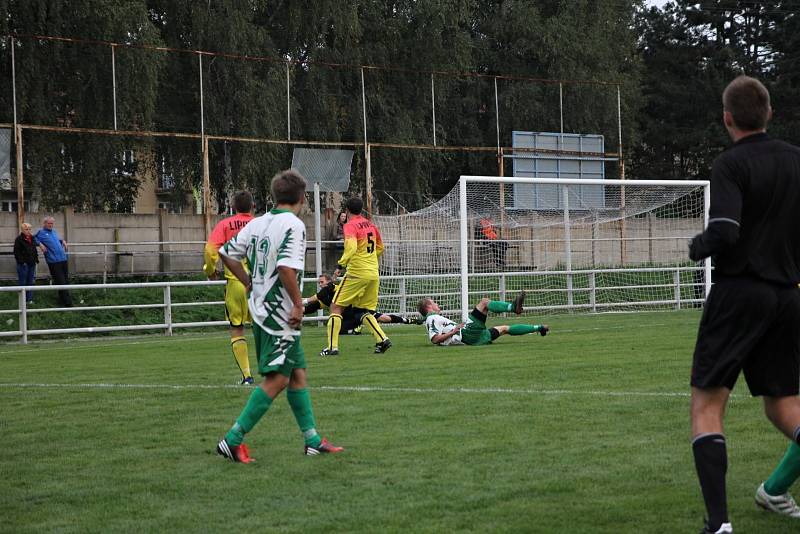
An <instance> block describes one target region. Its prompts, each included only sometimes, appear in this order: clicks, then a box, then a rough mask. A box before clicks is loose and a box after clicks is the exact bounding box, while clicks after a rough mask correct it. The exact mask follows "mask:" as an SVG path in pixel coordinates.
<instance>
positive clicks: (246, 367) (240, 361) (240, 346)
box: [231, 336, 252, 378]
mask: <svg viewBox="0 0 800 534" xmlns="http://www.w3.org/2000/svg"><path fill="white" fill-rule="evenodd" d="M231 350H232V351H233V357H234V359H235V360H236V365H238V366H239V370H240V371H241V372H242V378H250V377H251V376H252V375H251V374H250V356H249V355H248V353H247V340H246V339H245V338H244V337H242V336H239V337H232V338H231Z"/></svg>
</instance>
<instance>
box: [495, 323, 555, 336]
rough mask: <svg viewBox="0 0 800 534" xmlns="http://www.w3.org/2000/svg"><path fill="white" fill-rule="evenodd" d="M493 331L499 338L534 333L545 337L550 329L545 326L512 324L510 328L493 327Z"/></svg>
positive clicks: (503, 326)
mask: <svg viewBox="0 0 800 534" xmlns="http://www.w3.org/2000/svg"><path fill="white" fill-rule="evenodd" d="M494 330H496V331H497V333H498V335H500V336H505V335H509V336H524V335H527V334H534V333H538V334H539V335H541V336H546V335H547V333H548V332H549V331H550V327H549V326H547V325H546V324H512V325H511V326H508V325H501V326H495V327H494Z"/></svg>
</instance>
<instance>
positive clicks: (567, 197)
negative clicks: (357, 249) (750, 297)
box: [376, 176, 710, 317]
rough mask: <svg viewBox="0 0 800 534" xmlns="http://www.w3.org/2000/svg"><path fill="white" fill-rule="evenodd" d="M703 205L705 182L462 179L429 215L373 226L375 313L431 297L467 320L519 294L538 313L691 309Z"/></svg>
mask: <svg viewBox="0 0 800 534" xmlns="http://www.w3.org/2000/svg"><path fill="white" fill-rule="evenodd" d="M707 203H708V182H704V181H649V180H626V181H621V180H586V179H548V178H508V177H506V178H503V177H479V176H462V177H461V179H460V181H459V185H458V186H457V187H456V188H454V189H453V190H452V191H451V192H450V193H448V194H447V195H446V196H445V197H444V198H442V199H441V200H440V201H438V202H436V203H435V204H433V205H431V206H428V207H427V208H424V209H422V210H419V211H416V212H413V213H409V214H407V215H400V216H391V217H389V216H384V217H380V216H379V217H376V222H377V224H378V227H379V228H380V229H381V233H382V234H383V239H384V242H385V243H386V244H387V247H386V250H385V252H384V256H383V258H382V260H381V304H380V306H381V309H384V310H397V311H401V312H413V311H415V310H416V307H417V303H418V301H419V300H420V299H421V298H423V297H432V298H434V299H435V300H436V301H437V302H438V303H439V305H440V306H441V308H442V309H443V310H445V311H447V312H449V313H451V314H452V315H459V314H460V315H461V316H462V317H466V314H467V313H468V312H469V311H470V310H471V309H472V307H473V306H474V304H475V303H476V302H477V301H478V300H480V298H482V297H489V298H492V299H498V300H511V299H513V297H514V296H515V295H516V294H517V293H518V292H519V291H520V290H525V291H526V293H527V294H528V297H527V300H526V304H525V308H526V310H528V311H530V312H533V313H537V314H541V313H545V312H558V311H561V312H564V311H569V312H578V311H581V312H600V311H623V310H653V309H676V308H681V307H686V306H696V305H699V304H700V303H701V302H702V301H703V300H704V298H705V294H706V291H707V286H708V284H709V282H708V280H709V277H708V276H707V274H708V273H710V262H708V261H707V262H705V263H702V264H698V263H694V262H691V261H690V260H689V258H688V247H687V244H688V241H689V240H690V239H691V238H692V237H693V236H695V235H696V234H697V233H699V232H701V231H702V230H703V228H704V225H705V221H706V217H707Z"/></svg>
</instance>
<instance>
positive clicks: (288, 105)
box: [286, 61, 292, 141]
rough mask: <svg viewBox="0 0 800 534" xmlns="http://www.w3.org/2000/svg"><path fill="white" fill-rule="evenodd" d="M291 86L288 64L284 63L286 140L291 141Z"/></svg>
mask: <svg viewBox="0 0 800 534" xmlns="http://www.w3.org/2000/svg"><path fill="white" fill-rule="evenodd" d="M291 90H292V88H291V85H290V82H289V62H288V61H287V62H286V140H287V141H291V140H292V100H291V94H292V93H291Z"/></svg>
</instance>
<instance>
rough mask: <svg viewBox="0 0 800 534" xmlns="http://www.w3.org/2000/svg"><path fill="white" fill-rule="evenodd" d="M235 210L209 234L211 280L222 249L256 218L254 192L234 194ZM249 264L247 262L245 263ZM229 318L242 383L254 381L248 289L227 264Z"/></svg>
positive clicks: (206, 256)
mask: <svg viewBox="0 0 800 534" xmlns="http://www.w3.org/2000/svg"><path fill="white" fill-rule="evenodd" d="M232 204H233V209H234V210H236V215H234V216H232V217H228V218H226V219H222V220H221V221H220V222H218V223H217V225H216V226H215V227H214V230H213V231H212V232H211V235H210V236H209V237H208V242H207V243H206V248H205V251H204V253H203V259H204V260H205V263H204V265H203V272H205V273H206V276H208V279H209V280H216V279H217V260H219V248H220V247H221V246H222V245H224V244H225V243H227V242H228V241H230V240H231V238H233V237H234V236H235V235H236V234H238V233H239V230H241V229H242V228H244V227H245V226H247V223H249V222H250V221H251V220H252V219H253V214H252V213H251V212H252V211H253V195H251V194H250V193H249V192H248V191H239V192H238V193H236V194H235V195H233V201H232ZM245 267H246V265H245ZM225 280H226V282H227V283H226V284H225V318H226V319H228V321H229V322H230V324H231V350H232V351H233V357H234V359H235V360H236V365H238V366H239V371H241V373H242V382H241V383H242V384H252V383H253V375H252V374H251V372H250V356H249V354H248V351H247V341H246V340H245V337H244V325H245V323H250V310H249V309H248V308H247V289H246V288H245V287H244V286H243V285H242V283H241V282H240V281H239V280H238V279H237V278H236V277H235V276H234V275H233V273H231V271H230V270H229V269H228V268H227V267H225Z"/></svg>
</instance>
